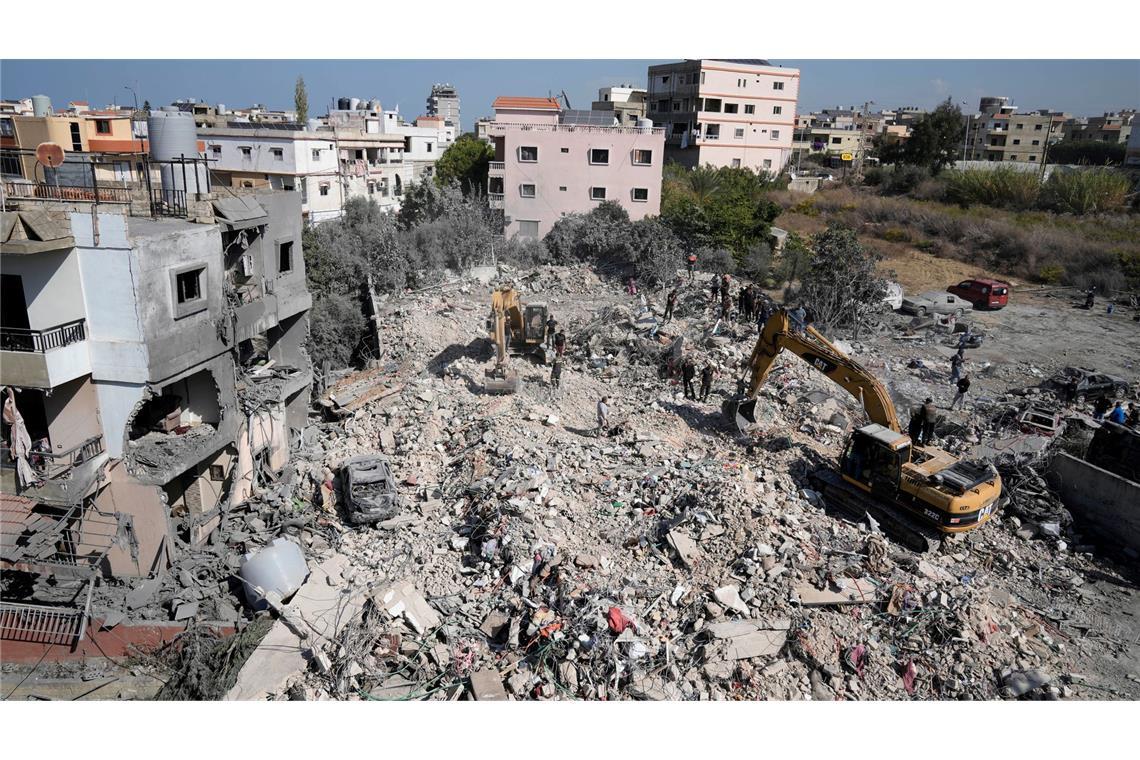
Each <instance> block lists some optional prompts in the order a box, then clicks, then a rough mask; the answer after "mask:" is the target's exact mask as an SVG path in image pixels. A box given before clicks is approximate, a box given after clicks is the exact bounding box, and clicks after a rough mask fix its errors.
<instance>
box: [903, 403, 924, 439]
mask: <svg viewBox="0 0 1140 760" xmlns="http://www.w3.org/2000/svg"><path fill="white" fill-rule="evenodd" d="M906 432H907V435H909V436H910V440H911V441H912V442H913V443H914V444H915V445H916V446H921V445H922V407H919V408H918V409H915V410H914V413H913V414H912V415H911V416H910V422H909V423H908V424H907V426H906Z"/></svg>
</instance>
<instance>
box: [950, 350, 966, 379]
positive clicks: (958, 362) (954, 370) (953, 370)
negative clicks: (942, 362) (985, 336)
mask: <svg viewBox="0 0 1140 760" xmlns="http://www.w3.org/2000/svg"><path fill="white" fill-rule="evenodd" d="M965 363H966V358H965V357H964V356H963V355H962V349H961V348H959V349H958V352H957V353H955V354H954V356H952V357H950V382H951V383H957V382H958V381H959V380H960V379H962V365H963V364H965Z"/></svg>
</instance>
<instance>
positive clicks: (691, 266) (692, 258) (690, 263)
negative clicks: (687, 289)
mask: <svg viewBox="0 0 1140 760" xmlns="http://www.w3.org/2000/svg"><path fill="white" fill-rule="evenodd" d="M685 269H687V270H689V282H692V281H693V275H694V272H695V271H696V269H697V254H695V253H690V254H689V256H688V258H686V259H685Z"/></svg>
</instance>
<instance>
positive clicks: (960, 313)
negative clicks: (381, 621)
mask: <svg viewBox="0 0 1140 760" xmlns="http://www.w3.org/2000/svg"><path fill="white" fill-rule="evenodd" d="M954 317H955V319H961V318H962V310H961V309H958V310H957V311H956V312H954Z"/></svg>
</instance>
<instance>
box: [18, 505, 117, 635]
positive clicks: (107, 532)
mask: <svg viewBox="0 0 1140 760" xmlns="http://www.w3.org/2000/svg"><path fill="white" fill-rule="evenodd" d="M0 525H2V527H3V530H0V537H2V539H3V540H2V541H0V560H3V562H4V563H5V566H6V568H10V569H14V570H22V571H25V572H47V573H49V574H51V575H54V576H56V577H71V578H85V577H90V576H91V574H92V573H94V572H97V571H98V569H99V566H100V565H101V564H102V561H103V558H104V557H105V556H106V555H107V552H108V551H109V550H110V549H111V546H112V544H113V543H114V541H115V537H116V536H117V535H118V534H119V527H120V525H121V518H120V516H119V514H117V513H111V514H108V513H103V512H99V511H98V510H96V509H95V508H94V507H92V506H85V505H83V504H74V505H71V506H66V507H55V506H49V505H45V504H39V503H37V502H36V501H34V500H32V499H29V498H24V497H22V496H11V495H8V494H3V495H2V496H0ZM6 622H10V621H6ZM4 627H5V628H8V627H9V626H7V625H5V626H4ZM5 638H7V637H5Z"/></svg>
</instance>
